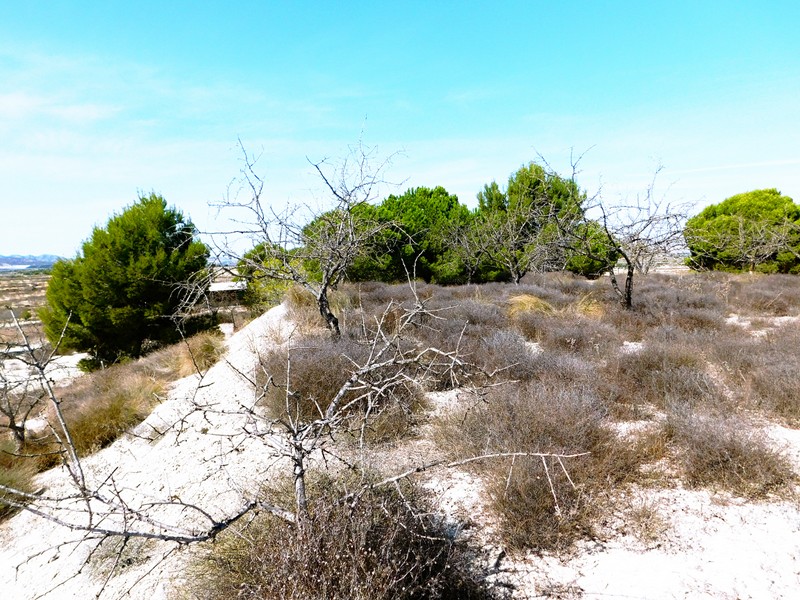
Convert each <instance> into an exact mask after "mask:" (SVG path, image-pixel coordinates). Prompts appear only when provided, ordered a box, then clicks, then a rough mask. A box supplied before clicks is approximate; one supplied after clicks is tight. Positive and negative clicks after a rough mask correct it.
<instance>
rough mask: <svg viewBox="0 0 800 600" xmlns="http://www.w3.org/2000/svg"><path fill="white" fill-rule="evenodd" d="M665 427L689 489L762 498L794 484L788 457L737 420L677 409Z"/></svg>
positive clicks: (671, 414) (761, 434)
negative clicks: (703, 489) (713, 488)
mask: <svg viewBox="0 0 800 600" xmlns="http://www.w3.org/2000/svg"><path fill="white" fill-rule="evenodd" d="M664 426H665V432H666V434H667V436H668V438H669V439H670V440H672V441H674V442H675V443H676V444H677V445H678V446H679V448H680V451H679V452H678V460H679V461H680V464H681V470H682V475H683V479H684V481H686V483H687V484H688V485H690V486H694V487H707V486H711V487H720V488H722V489H725V490H729V491H731V492H734V493H736V494H739V495H742V496H746V497H763V496H765V495H767V494H768V493H770V492H774V491H778V490H780V489H781V488H784V487H786V485H787V484H788V483H790V482H791V481H793V480H794V474H793V471H792V468H791V465H790V464H789V462H788V461H787V460H786V458H784V457H783V456H781V455H780V454H779V453H778V452H776V451H775V450H773V449H772V448H770V447H769V446H768V445H767V441H766V440H765V438H764V434H763V433H761V432H758V431H757V430H754V429H753V428H751V427H748V426H747V425H746V424H745V423H743V422H742V421H740V420H739V419H735V418H731V417H727V418H725V417H715V416H712V415H710V414H708V413H705V414H704V413H695V412H693V411H689V410H685V409H678V410H672V411H670V413H669V414H668V417H667V420H666V422H665V425H664Z"/></svg>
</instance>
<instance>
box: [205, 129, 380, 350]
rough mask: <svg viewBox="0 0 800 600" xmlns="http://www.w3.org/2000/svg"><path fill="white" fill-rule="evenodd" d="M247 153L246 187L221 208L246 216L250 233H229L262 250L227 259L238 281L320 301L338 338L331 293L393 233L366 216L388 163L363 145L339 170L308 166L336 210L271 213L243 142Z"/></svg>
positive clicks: (324, 165) (229, 254) (243, 180)
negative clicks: (294, 289)
mask: <svg viewBox="0 0 800 600" xmlns="http://www.w3.org/2000/svg"><path fill="white" fill-rule="evenodd" d="M240 146H241V150H242V154H243V163H244V165H243V168H242V177H241V179H240V181H239V186H238V187H237V188H236V189H235V190H229V193H228V195H227V197H226V198H225V200H224V201H223V202H222V203H221V204H219V205H218V208H220V209H225V210H226V211H240V212H242V211H243V212H244V214H245V217H244V219H242V220H241V221H240V224H241V225H243V228H242V229H240V230H238V231H235V232H227V233H228V234H240V235H246V236H247V237H248V238H249V239H250V240H251V241H252V242H253V244H254V246H255V250H254V251H253V252H250V253H245V254H242V253H241V252H237V251H232V250H230V249H229V248H230V245H229V244H225V245H224V246H223V248H222V254H223V257H224V258H225V259H227V260H228V261H231V260H232V261H235V262H236V263H237V264H238V265H239V269H238V272H237V274H239V275H241V274H242V273H247V274H248V276H249V277H251V278H266V279H278V280H284V281H291V282H294V283H296V284H299V285H300V286H302V287H303V288H305V289H306V290H307V291H309V292H310V293H311V294H312V295H313V296H314V298H315V299H316V302H317V305H318V308H319V312H320V315H321V316H322V318H323V319H324V320H325V323H326V325H327V327H328V328H329V329H330V330H331V332H333V334H334V335H339V333H340V331H339V320H338V318H337V316H336V315H335V314H334V313H333V311H332V310H331V307H330V302H329V300H328V292H329V291H330V290H331V289H332V288H334V287H336V285H337V284H338V283H339V282H340V281H341V280H342V278H343V277H344V276H345V274H346V272H347V269H348V268H349V267H350V266H351V265H352V264H353V262H354V261H355V260H356V259H357V258H358V257H360V256H363V255H365V254H368V253H369V252H370V251H371V250H372V248H373V245H374V241H375V236H376V235H377V234H378V233H379V232H380V231H381V230H382V229H385V228H386V227H388V226H389V225H388V224H386V223H379V222H377V221H376V220H374V219H371V218H369V217H368V216H367V213H366V210H365V209H364V207H365V206H366V205H368V204H369V203H371V202H372V201H374V200H376V199H377V193H378V192H379V191H380V189H381V187H382V186H383V185H385V184H386V182H385V180H384V179H383V173H384V171H385V169H386V167H387V166H388V164H389V161H388V160H385V161H383V162H380V163H379V164H377V165H375V164H374V162H375V158H376V157H375V154H376V153H375V150H374V149H371V148H365V147H364V146H363V145H361V144H358V145H357V146H355V147H353V148H351V151H350V154H349V156H347V157H346V158H345V159H343V160H342V161H341V162H339V163H338V164H335V163H334V164H331V163H329V162H328V161H326V160H322V161H318V162H311V161H309V162H310V163H311V166H312V167H313V169H314V171H315V172H316V173H317V175H318V176H319V177H320V179H321V181H322V183H323V184H324V187H325V190H326V192H327V194H328V195H329V196H330V199H331V202H330V206H329V208H328V209H327V210H325V211H324V212H319V211H316V210H313V209H311V208H310V207H300V206H290V207H288V208H286V209H284V210H282V211H276V210H274V209H273V208H271V207H265V198H264V197H263V194H264V181H263V179H262V178H261V177H260V176H259V175H258V174H257V172H256V162H257V160H256V158H254V157H253V156H252V155H250V154H248V152H247V151H246V150H245V148H244V146H243V145H242V144H241V142H240ZM303 208H305V209H307V210H306V211H304V210H301V209H303ZM309 212H310V213H311V218H310V219H309V218H308V217H309V214H308V213H309ZM303 217H305V218H303Z"/></svg>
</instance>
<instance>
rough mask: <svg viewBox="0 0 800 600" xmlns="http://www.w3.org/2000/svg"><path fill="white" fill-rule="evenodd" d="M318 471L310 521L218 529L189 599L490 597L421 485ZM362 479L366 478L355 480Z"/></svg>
mask: <svg viewBox="0 0 800 600" xmlns="http://www.w3.org/2000/svg"><path fill="white" fill-rule="evenodd" d="M342 481H343V478H338V479H332V478H324V479H322V480H321V481H317V482H316V483H315V484H313V485H312V486H310V488H309V489H310V490H311V491H312V493H313V494H314V496H315V499H314V500H313V501H312V503H311V505H310V506H309V509H310V514H311V517H310V522H309V523H307V525H306V526H305V529H304V530H302V531H300V530H298V528H297V527H295V526H294V525H293V524H290V523H287V522H286V521H283V520H280V519H278V518H276V517H273V516H270V515H261V516H259V517H256V518H255V519H254V520H253V521H251V522H250V523H249V524H247V525H246V526H245V527H243V528H242V529H241V530H240V531H237V532H231V533H230V534H228V533H225V534H222V535H221V536H220V537H219V538H218V539H217V540H216V541H215V542H214V544H213V545H211V547H210V548H209V551H208V553H207V554H205V555H203V556H200V557H198V558H197V560H196V561H195V562H194V563H193V565H192V566H191V568H190V573H189V577H188V578H187V580H188V588H189V591H190V592H191V594H192V597H193V598H197V599H202V600H215V599H220V600H228V599H230V598H241V599H244V600H247V599H253V600H255V599H259V600H260V599H262V598H281V599H284V600H292V599H296V600H313V599H326V600H384V599H385V600H389V599H392V600H395V599H398V600H403V599H407V600H412V599H413V600H424V599H442V600H447V599H453V600H456V599H462V598H463V599H466V600H469V599H481V598H485V599H489V598H492V597H493V594H492V593H491V591H490V590H489V588H488V586H487V585H486V584H485V583H484V582H483V574H482V573H480V572H478V571H477V569H476V568H475V567H474V561H473V555H472V554H471V553H470V552H469V551H468V549H467V548H466V547H465V546H464V545H462V544H461V543H460V542H458V541H457V540H456V539H454V532H453V530H450V529H448V528H447V527H446V526H445V524H444V523H443V521H442V520H441V519H438V518H437V517H435V516H434V515H433V514H432V513H431V512H430V508H429V507H428V504H427V502H426V501H425V499H424V497H423V496H422V495H421V493H420V492H419V491H418V490H417V489H416V488H415V487H413V486H412V485H410V484H405V485H403V486H402V489H401V488H400V487H398V488H397V490H395V489H392V488H388V487H382V488H369V487H365V488H364V489H363V491H362V492H361V493H358V494H355V495H354V496H351V497H350V498H349V499H348V500H347V501H342V500H340V498H342V497H343V496H345V495H346V494H347V493H348V492H349V491H351V490H350V489H348V488H349V487H351V485H352V481H350V482H348V483H347V484H344V485H343V483H342ZM361 483H365V482H361Z"/></svg>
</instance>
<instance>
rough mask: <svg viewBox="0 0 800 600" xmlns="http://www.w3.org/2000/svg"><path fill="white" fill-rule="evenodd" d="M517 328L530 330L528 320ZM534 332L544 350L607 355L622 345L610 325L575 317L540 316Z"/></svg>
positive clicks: (563, 315)
mask: <svg viewBox="0 0 800 600" xmlns="http://www.w3.org/2000/svg"><path fill="white" fill-rule="evenodd" d="M519 326H520V327H521V328H522V327H524V328H525V330H526V331H530V329H531V321H530V320H528V321H525V319H523V320H522V322H520V324H519ZM533 330H534V331H535V332H536V338H535V340H536V341H537V342H539V343H540V344H541V345H542V347H543V348H544V349H545V351H552V350H557V351H562V352H572V353H577V354H583V355H594V356H606V355H608V354H610V353H612V352H613V351H615V350H616V349H617V348H619V347H620V346H621V345H622V339H621V338H620V337H619V335H618V333H617V331H616V330H615V329H614V328H613V327H612V326H611V325H608V324H607V323H602V322H599V321H597V320H595V319H588V318H585V317H581V316H577V315H571V314H560V315H556V316H552V317H549V318H547V317H541V318H539V320H538V322H536V325H534V326H533Z"/></svg>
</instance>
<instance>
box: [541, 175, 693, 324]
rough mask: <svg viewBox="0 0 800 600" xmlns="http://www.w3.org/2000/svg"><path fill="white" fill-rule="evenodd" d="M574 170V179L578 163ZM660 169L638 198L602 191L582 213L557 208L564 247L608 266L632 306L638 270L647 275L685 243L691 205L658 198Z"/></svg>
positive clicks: (623, 299)
mask: <svg viewBox="0 0 800 600" xmlns="http://www.w3.org/2000/svg"><path fill="white" fill-rule="evenodd" d="M572 170H573V175H572V179H573V180H574V179H575V176H576V174H577V172H578V171H577V162H575V163H573V168H572ZM660 172H661V167H659V168H658V169H657V170H656V172H655V174H654V175H653V179H652V180H651V182H650V184H649V185H648V187H647V189H646V190H645V192H644V194H643V195H637V196H636V198H635V199H634V200H633V201H632V202H629V201H623V202H620V203H618V204H610V203H608V202H606V201H605V200H603V199H602V197H601V195H600V193H599V192H598V194H596V195H595V196H594V197H593V198H591V199H590V200H589V202H588V203H587V206H586V210H585V211H584V212H582V213H580V214H577V213H575V214H571V215H567V218H564V216H563V215H559V214H558V213H557V212H556V211H552V213H551V217H552V218H553V219H554V221H555V222H556V223H557V225H558V230H559V232H560V237H561V239H560V244H561V245H562V247H563V248H564V249H565V250H566V251H567V252H570V253H574V254H576V255H579V256H584V257H586V258H588V259H590V260H593V261H597V262H598V263H599V264H601V265H604V266H603V267H602V268H601V270H602V271H605V272H607V273H608V275H609V278H610V280H611V286H612V288H613V289H614V292H615V293H616V294H617V296H618V298H619V301H620V303H621V304H622V306H624V307H625V308H627V309H630V308H632V307H633V288H634V276H635V274H636V273H640V274H647V272H648V271H649V270H650V269H651V268H652V267H653V266H654V264H655V263H656V262H657V261H658V260H660V259H663V258H665V257H668V256H670V255H671V254H674V253H675V252H676V251H678V250H680V249H682V248H684V247H685V243H684V239H683V230H684V225H685V223H686V206H685V205H675V204H672V203H670V202H668V201H667V200H666V199H665V198H664V197H661V198H656V197H655V184H656V179H657V176H658V174H659V173H660ZM593 213H594V214H598V213H599V216H598V218H597V220H596V221H592V219H591V215H592V214H593ZM618 261H622V263H623V269H624V274H625V280H624V283H623V284H622V285H620V283H619V281H618V279H617V273H616V266H617V263H618Z"/></svg>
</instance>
